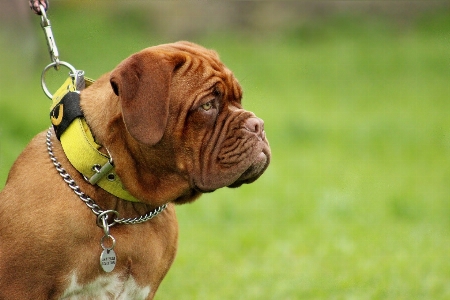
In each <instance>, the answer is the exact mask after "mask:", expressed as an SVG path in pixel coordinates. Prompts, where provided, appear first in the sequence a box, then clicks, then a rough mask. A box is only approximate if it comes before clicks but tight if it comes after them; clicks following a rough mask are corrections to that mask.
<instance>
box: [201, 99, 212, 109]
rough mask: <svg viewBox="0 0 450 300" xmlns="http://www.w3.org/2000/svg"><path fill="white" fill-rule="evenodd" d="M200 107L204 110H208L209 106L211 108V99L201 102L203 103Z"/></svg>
mask: <svg viewBox="0 0 450 300" xmlns="http://www.w3.org/2000/svg"><path fill="white" fill-rule="evenodd" d="M201 108H202V109H203V110H205V111H208V110H210V109H211V108H213V104H212V103H211V101H210V102H207V103H205V104H203V105H202V106H201Z"/></svg>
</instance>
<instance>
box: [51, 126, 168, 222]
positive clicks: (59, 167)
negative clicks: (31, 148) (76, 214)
mask: <svg viewBox="0 0 450 300" xmlns="http://www.w3.org/2000/svg"><path fill="white" fill-rule="evenodd" d="M51 136H52V130H51V128H50V129H49V130H48V131H47V138H46V144H47V150H48V154H49V156H50V160H51V161H52V163H53V165H54V166H55V168H56V170H57V171H58V173H59V175H60V176H61V177H62V178H63V179H64V181H65V182H66V183H67V185H68V186H69V187H70V188H71V189H72V191H73V192H74V193H75V194H76V195H77V196H78V197H79V198H80V199H81V201H83V202H84V204H86V206H87V207H89V208H90V209H91V210H92V212H93V213H94V214H95V215H96V216H97V217H98V216H99V215H101V214H106V213H108V211H107V210H103V209H101V207H100V206H98V205H97V203H95V201H94V200H92V199H91V198H89V196H87V195H86V194H85V193H83V192H82V191H81V189H80V187H79V186H78V185H77V184H76V183H75V180H73V179H72V177H71V176H70V175H69V173H67V171H66V170H65V169H64V168H63V167H62V165H61V164H60V163H59V161H58V160H57V159H56V157H55V155H54V153H53V147H52V141H51ZM166 207H167V204H164V205H162V206H159V207H157V208H155V209H154V210H153V211H150V212H148V213H146V214H145V215H142V216H139V217H136V218H119V217H118V214H117V217H116V218H115V219H114V222H115V223H117V224H125V225H133V224H139V223H144V222H147V221H149V220H151V219H153V218H154V217H156V216H157V215H159V214H160V213H161V212H162V211H164V209H166ZM112 225H114V223H113V224H112ZM112 225H110V226H112Z"/></svg>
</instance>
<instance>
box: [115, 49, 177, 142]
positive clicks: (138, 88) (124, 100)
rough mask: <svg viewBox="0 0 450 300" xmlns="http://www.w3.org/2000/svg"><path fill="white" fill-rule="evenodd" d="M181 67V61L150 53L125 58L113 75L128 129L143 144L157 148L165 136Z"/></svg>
mask: <svg viewBox="0 0 450 300" xmlns="http://www.w3.org/2000/svg"><path fill="white" fill-rule="evenodd" d="M183 61H184V60H183ZM179 64H180V59H174V57H173V56H172V57H169V56H168V55H165V54H164V53H163V52H156V51H151V50H147V51H142V52H139V53H136V54H134V55H132V56H130V57H129V58H127V59H125V60H124V61H123V62H121V63H120V64H119V65H118V66H117V67H116V68H115V69H114V70H113V71H112V72H111V75H110V83H111V87H112V89H113V91H114V93H115V94H116V95H117V96H119V97H120V104H121V107H122V117H123V121H124V123H125V126H126V128H127V130H128V132H129V133H130V134H131V136H132V137H133V138H135V139H136V140H138V141H139V142H141V143H143V144H146V145H154V144H156V143H158V142H159V141H160V140H161V138H162V136H163V135H164V131H165V128H166V125H167V119H168V115H169V90H170V83H171V79H172V75H173V71H174V69H175V68H176V67H177V65H179Z"/></svg>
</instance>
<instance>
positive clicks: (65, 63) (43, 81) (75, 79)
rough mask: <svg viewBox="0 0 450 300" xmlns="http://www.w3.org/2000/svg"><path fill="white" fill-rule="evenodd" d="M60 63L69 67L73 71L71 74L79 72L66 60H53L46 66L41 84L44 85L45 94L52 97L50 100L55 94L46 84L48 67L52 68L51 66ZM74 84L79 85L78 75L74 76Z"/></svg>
mask: <svg viewBox="0 0 450 300" xmlns="http://www.w3.org/2000/svg"><path fill="white" fill-rule="evenodd" d="M58 65H63V66H64V67H66V68H68V69H69V70H70V71H71V72H70V75H71V74H77V70H76V69H75V68H74V67H73V66H72V65H71V64H69V63H67V62H65V61H59V62H52V63H51V64H49V65H48V66H46V67H45V68H44V71H42V75H41V85H42V89H43V90H44V93H45V95H46V96H47V97H48V98H50V100H51V99H52V98H53V94H52V93H50V91H49V90H48V88H47V85H46V84H45V73H46V72H47V71H48V69H50V68H51V67H56V66H58ZM73 78H74V83H73V84H74V86H77V82H76V81H77V76H74V77H73Z"/></svg>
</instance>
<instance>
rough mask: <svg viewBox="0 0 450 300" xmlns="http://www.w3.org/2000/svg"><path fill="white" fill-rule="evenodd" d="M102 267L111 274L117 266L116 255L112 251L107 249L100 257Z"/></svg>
mask: <svg viewBox="0 0 450 300" xmlns="http://www.w3.org/2000/svg"><path fill="white" fill-rule="evenodd" d="M100 266H102V269H103V271H105V272H111V271H112V270H114V267H115V266H116V253H115V252H114V250H112V249H105V250H103V251H102V254H101V255H100Z"/></svg>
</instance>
